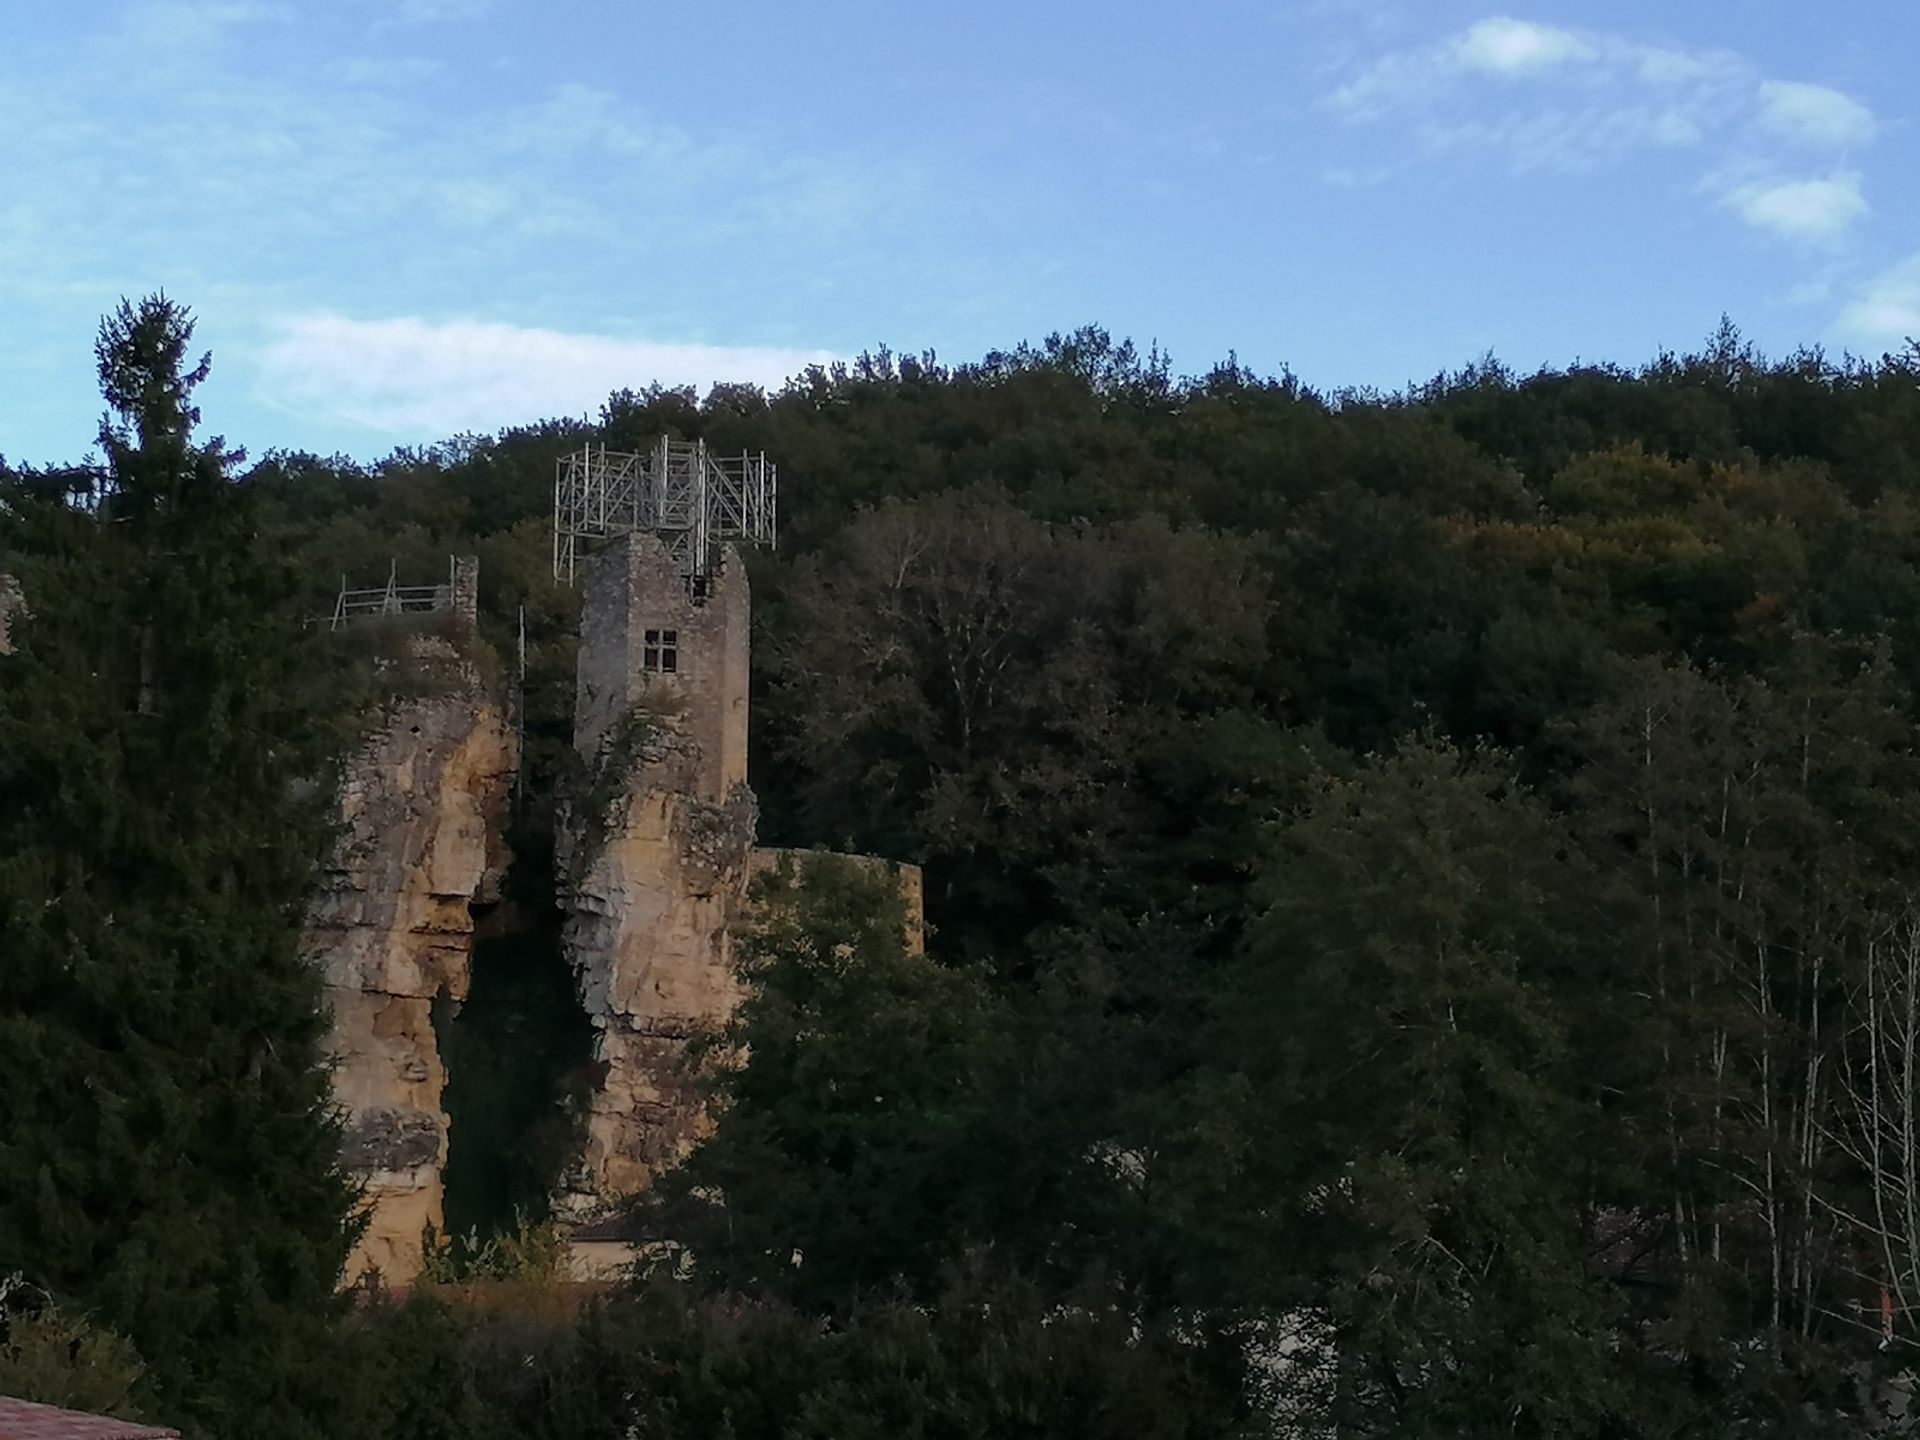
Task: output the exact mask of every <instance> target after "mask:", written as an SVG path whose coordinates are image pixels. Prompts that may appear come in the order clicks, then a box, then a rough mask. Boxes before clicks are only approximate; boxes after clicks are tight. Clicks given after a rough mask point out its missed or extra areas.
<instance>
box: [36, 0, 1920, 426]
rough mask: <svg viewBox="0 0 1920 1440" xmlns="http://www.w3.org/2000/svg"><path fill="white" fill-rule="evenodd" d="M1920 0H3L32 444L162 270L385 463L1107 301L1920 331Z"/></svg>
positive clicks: (234, 354)
mask: <svg viewBox="0 0 1920 1440" xmlns="http://www.w3.org/2000/svg"><path fill="white" fill-rule="evenodd" d="M1916 58H1920V5H1915V4H1912V3H1909V0H1871V3H1869V0H1827V3H1825V4H1823V5H1820V6H1810V5H1807V4H1805V3H1804V0H1797V3H1787V0H1694V3H1691V4H1687V5H1674V4H1671V3H1666V4H1653V3H1642V0H1618V3H1611V4H1597V3H1592V0H1586V3H1573V0H1541V3H1537V4H1520V3H1518V0H1507V3H1502V0H1488V3H1456V0H1418V3H1416V0H1265V3H1251V0H1186V3H1183V4H1153V5H1148V4H1138V3H1131V0H1103V3H1097V4H1096V3H1081V0H1022V3H1009V0H972V3H969V4H966V5H929V4H918V5H914V4H907V3H900V0H892V3H881V0H815V3H813V4H810V5H797V4H794V3H791V0H787V3H777V4H776V3H757V0H756V3H744V0H707V3H701V4H688V3H684V0H680V3H674V4H664V3H657V0H628V3H624V4H613V3H603V4H583V3H572V0H543V3H539V4H534V3H525V0H324V3H319V0H124V3H111V0H100V3H93V0H71V3H68V4H64V5H54V4H48V3H41V0H0V134H3V135H4V136H5V137H6V142H5V144H4V146H0V453H4V454H5V455H6V456H7V457H8V458H10V459H15V460H26V461H30V462H44V461H51V460H57V459H71V458H76V457H77V456H79V455H80V454H82V453H84V452H85V451H86V450H87V449H89V448H90V446H91V442H92V434H93V430H94V427H95V425H96V423H97V420H98V414H99V408H100V406H99V401H98V399H97V396H96V393H95V388H94V376H93V372H92V355H91V344H92V337H93V333H94V330H95V327H96V325H97V323H98V320H99V317H100V315H101V314H102V312H103V311H105V310H107V309H108V308H110V307H111V306H112V304H113V303H114V302H115V300H116V299H117V298H118V297H119V296H121V295H123V294H126V295H137V294H140V293H143V292H146V291H149V290H152V289H156V288H161V287H164V288H165V289H166V290H167V291H168V293H170V294H171V295H173V296H174V297H175V298H177V299H180V300H183V301H185V302H186V303H188V304H189V305H190V306H192V307H193V309H194V310H195V312H196V313H197V315H198V316H199V319H200V330H199V340H200V342H201V343H202V344H203V345H205V346H206V347H208V348H211V349H212V350H213V352H214V374H213V378H212V379H211V380H210V381H209V382H208V384H207V385H206V387H205V388H204V389H203V391H202V392H201V400H202V405H203V408H204V410H205V412H206V421H207V425H208V428H209V429H210V430H214V431H219V432H223V433H225V434H226V435H227V436H228V438H229V439H230V440H232V441H235V442H237V443H240V444H244V445H246V446H248V447H250V448H251V449H253V450H254V451H255V452H256V453H258V452H259V451H261V450H264V449H266V448H268V447H275V446H277V447H282V448H299V449H312V450H316V451H320V452H322V453H330V452H333V451H336V450H338V451H343V452H346V453H348V454H352V455H355V456H358V457H361V458H374V457H376V456H378V455H380V454H383V453H385V452H386V451H388V450H390V449H391V448H392V447H394V446H395V445H401V444H419V443H425V442H430V441H432V440H435V439H439V438H444V437H446V436H448V435H452V434H454V433H457V432H460V431H463V430H473V431H482V432H485V431H491V430H495V429H498V428H500V427H502V426H505V425H510V424H516V423H520V422H523V421H527V420H533V419H538V418H541V417H543V416H546V415H551V414H560V413H575V414H579V413H585V412H588V411H591V410H593V409H594V408H595V407H596V406H597V405H598V403H599V401H600V400H602V399H604V398H605V395H606V393H607V391H608V390H609V389H611V388H612V387H614V386H615V385H627V384H630V385H635V386H639V385H643V384H645V383H647V382H648V381H649V380H652V379H656V378H657V379H660V380H663V381H666V382H670V383H689V382H691V383H702V384H704V383H706V382H709V381H711V380H714V379H716V378H739V379H751V380H756V381H759V382H761V383H766V384H777V383H778V381H779V380H780V378H781V377H782V376H784V375H786V374H788V373H791V372H792V371H794V370H796V369H798V368H800V367H801V366H803V365H804V364H805V363H807V362H808V361H809V360H813V359H818V358H825V357H830V356H835V355H851V354H855V353H857V352H858V351H860V350H861V349H863V348H867V347H871V346H874V345H878V344H880V343H886V344H890V345H892V346H893V347H894V348H896V349H903V350H911V351H919V350H922V349H926V348H932V349H934V350H936V351H937V352H938V353H939V354H940V356H941V357H942V358H943V359H947V360H950V361H961V360H969V359H976V358H978V357H979V356H980V355H981V354H982V353H984V352H985V351H986V350H988V349H991V348H995V347H1004V346H1009V345H1012V344H1014V343H1015V342H1017V341H1019V340H1021V339H1023V338H1039V337H1041V336H1043V335H1044V334H1046V333H1047V332H1048V331H1050V330H1056V329H1066V328H1071V327H1074V326H1077V325H1080V324H1085V323H1097V324H1101V325H1105V326H1107V327H1108V328H1109V329H1111V330H1113V331H1114V332H1115V333H1116V334H1124V335H1131V336H1132V337H1134V338H1135V339H1136V340H1137V341H1138V342H1139V343H1140V344H1141V345H1142V347H1143V348H1144V347H1145V345H1146V344H1147V343H1148V342H1150V341H1156V340H1157V341H1158V342H1159V343H1160V344H1161V345H1162V347H1164V348H1165V349H1167V350H1168V351H1169V352H1170V353H1171V355H1172V358H1173V362H1174V367H1175V369H1176V370H1177V371H1180V372H1182V373H1191V372H1198V371H1204V370H1205V369H1206V368H1208V366H1210V365H1211V364H1212V363H1213V362H1214V361H1215V360H1217V359H1219V358H1221V357H1223V356H1224V355H1225V354H1226V353H1227V352H1228V351H1229V350H1233V351H1236V352H1237V353H1238V354H1239V356H1240V358H1241V359H1242V360H1243V361H1244V362H1246V363H1248V364H1250V365H1252V366H1253V367H1254V368H1255V369H1258V370H1262V371H1271V370H1275V369H1278V368H1279V367H1281V366H1282V365H1287V366H1291V367H1292V368H1293V369H1294V370H1295V371H1296V372H1297V373H1299V374H1300V375H1301V376H1302V378H1303V379H1305V380H1306V381H1308V382H1309V383H1311V384H1314V385H1316V386H1320V387H1322V388H1333V387H1337V386H1343V385H1378V386H1383V387H1393V386H1398V385H1400V384H1403V383H1405V382H1406V381H1408V380H1409V379H1417V378H1425V377H1427V376H1430V375H1431V374H1433V373H1434V372H1435V371H1437V370H1439V369H1441V368H1445V367H1453V366H1457V365H1459V364H1461V363H1463V362H1465V361H1468V360H1470V359H1473V358H1475V357H1476V356H1478V355H1481V354H1483V353H1485V352H1487V351H1489V350H1491V351H1493V352H1494V353H1496V354H1498V355H1499V356H1500V357H1501V358H1502V359H1504V360H1506V361H1507V362H1508V363H1509V364H1512V365H1515V366H1517V367H1521V368H1531V367H1533V366H1535V365H1538V364H1541V363H1543V362H1544V363H1555V364H1559V363H1565V362H1568V361H1571V360H1575V359H1588V360H1617V361H1622V362H1627V363H1633V362H1638V361H1641V360H1644V359H1647V358H1650V357H1651V356H1652V355H1653V354H1654V353H1655V352H1657V351H1658V350H1659V349H1660V348H1661V347H1670V348H1676V349H1680V348H1686V347H1689V346H1692V345H1695V344H1697V343H1698V342H1700V341H1701V340H1702V339H1704V337H1705V336H1706V335H1707V334H1708V332H1710V331H1711V330H1712V328H1713V327H1714V325H1715V324H1716V322H1717V320H1718V318H1719V316H1720V315H1721V313H1722V312H1726V313H1729V314H1731V315H1732V316H1733V318H1734V319H1735V321H1736V323H1738V324H1739V325H1740V326H1741V327H1742V328H1743V329H1744V330H1745V331H1746V332H1747V333H1748V335H1749V336H1750V337H1752V338H1753V339H1754V340H1756V341H1757V342H1758V343H1760V344H1761V345H1762V346H1763V347H1764V348H1766V349H1768V350H1770V351H1773V352H1776V353H1777V352H1781V351H1784V350H1787V349H1790V348H1792V347H1793V346H1795V345H1798V344H1802V343H1808V344H1822V345H1825V346H1827V347H1828V348H1829V349H1830V350H1833V351H1839V350H1842V349H1851V350H1853V351H1855V352H1858V353H1867V354H1875V355H1877V354H1879V353H1880V352H1881V351H1882V350H1885V349H1889V348H1893V349H1898V348H1899V347H1900V346H1901V344H1902V343H1903V341H1904V339H1905V337H1906V336H1909V335H1915V334H1920V193H1916V192H1917V190H1920V186H1916V178H1920V167H1916V164H1915V161H1914V155H1915V141H1916V138H1917V136H1916V131H1915V123H1914V122H1915V115H1914V113H1913V112H1914V108H1915V102H1914V101H1913V100H1912V98H1911V97H1912V94H1913V87H1912V80H1913V73H1914V62H1915V60H1916Z"/></svg>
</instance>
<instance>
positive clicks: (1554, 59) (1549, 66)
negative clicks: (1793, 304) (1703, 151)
mask: <svg viewBox="0 0 1920 1440" xmlns="http://www.w3.org/2000/svg"><path fill="white" fill-rule="evenodd" d="M1746 78H1747V77H1746V72H1745V70H1744V68H1743V66H1742V64H1741V62H1740V61H1739V60H1738V59H1737V57H1734V56H1731V55H1727V54H1725V53H1722V52H1718V51H1700V52H1690V51H1681V50H1674V49H1669V48H1663V47H1661V46H1656V45H1647V44H1642V43H1640V42H1637V41H1633V40H1628V39H1624V38H1622V37H1620V36H1616V35H1608V34H1604V33H1601V32H1598V31H1591V30H1574V29H1568V28H1564V27H1561V26H1555V25H1543V24H1539V23H1537V22H1534V21H1530V20H1518V19H1515V18H1513V17H1512V16H1507V15H1495V16H1490V17H1488V18H1486V19H1483V20H1480V21H1477V22H1476V23H1474V24H1473V25H1470V26H1468V27H1467V28H1466V29H1465V30H1463V31H1461V32H1459V33H1458V34H1456V35H1453V36H1450V37H1448V38H1447V39H1445V40H1442V41H1440V42H1438V43H1437V44H1433V45H1428V46H1424V47H1421V48H1417V49H1412V50H1403V51H1397V52H1394V53H1392V54H1388V55H1384V56H1380V57H1378V58H1376V59H1375V60H1373V61H1372V62H1370V63H1369V64H1367V65H1365V66H1363V67H1362V68H1361V69H1360V70H1359V71H1358V73H1356V74H1353V75H1352V76H1350V78H1348V79H1347V80H1346V82H1345V83H1343V84H1341V85H1340V86H1338V87H1337V88H1336V89H1334V90H1333V91H1332V92H1331V93H1330V94H1329V95H1328V96H1327V104H1328V105H1329V107H1330V108H1331V109H1332V110H1333V111H1334V112H1335V113H1336V114H1339V115H1341V116H1343V117H1344V118H1346V119H1348V120H1353V121H1368V120H1382V119H1386V118H1389V117H1392V116H1395V115H1399V116H1403V117H1406V118H1409V119H1411V120H1413V122H1414V133H1415V135H1416V138H1418V139H1419V140H1420V141H1421V142H1422V143H1423V144H1424V145H1425V146H1426V147H1427V148H1428V149H1431V150H1454V149H1461V148H1467V147H1478V148H1484V149H1488V150H1491V151H1493V152H1494V153H1497V154H1502V155H1504V156H1505V157H1506V158H1507V159H1508V160H1509V161H1510V162H1511V163H1513V164H1515V165H1516V166H1519V167H1521V168H1526V169H1534V168H1540V167H1543V166H1545V167H1557V168H1567V169H1579V168H1586V167H1589V166H1591V165H1594V164H1596V163H1599V162H1601V161H1603V160H1605V159H1607V158H1609V157H1617V156H1619V155H1621V154H1624V153H1626V152H1628V151H1631V150H1633V149H1636V148H1640V147H1644V146H1683V145H1693V144H1697V143H1699V141H1700V140H1701V139H1702V137H1703V136H1704V135H1705V133H1706V132H1707V131H1708V130H1709V129H1710V128H1711V127H1712V126H1713V125H1715V124H1716V123H1719V122H1720V119H1721V117H1722V116H1724V114H1725V113H1726V112H1727V110H1728V108H1729V105H1730V102H1731V98H1732V97H1733V96H1734V95H1735V94H1737V92H1738V89H1739V87H1740V84H1741V82H1742V80H1743V79H1746ZM1489 87H1493V88H1489Z"/></svg>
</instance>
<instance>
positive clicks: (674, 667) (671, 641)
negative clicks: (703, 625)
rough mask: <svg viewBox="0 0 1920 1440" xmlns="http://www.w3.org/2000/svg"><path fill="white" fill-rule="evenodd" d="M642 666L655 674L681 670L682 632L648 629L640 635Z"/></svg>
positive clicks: (672, 673)
mask: <svg viewBox="0 0 1920 1440" xmlns="http://www.w3.org/2000/svg"><path fill="white" fill-rule="evenodd" d="M640 641H641V643H640V668H641V669H642V670H647V671H650V672H652V673H653V674H655V675H676V674H678V673H679V671H680V632H679V631H678V630H648V631H646V632H645V633H644V634H643V635H642V636H641V637H640Z"/></svg>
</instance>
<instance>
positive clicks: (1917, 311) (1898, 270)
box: [1834, 254, 1920, 348]
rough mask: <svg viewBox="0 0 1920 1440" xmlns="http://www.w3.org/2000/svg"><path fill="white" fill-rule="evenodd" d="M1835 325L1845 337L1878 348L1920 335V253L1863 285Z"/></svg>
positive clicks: (1895, 344) (1849, 340) (1846, 339)
mask: <svg viewBox="0 0 1920 1440" xmlns="http://www.w3.org/2000/svg"><path fill="white" fill-rule="evenodd" d="M1834 328H1835V330H1836V332H1837V333H1838V336H1839V338H1840V339H1841V340H1843V341H1847V342H1850V343H1854V344H1865V345H1870V346H1873V347H1875V348H1882V347H1884V348H1892V347H1897V346H1899V345H1901V344H1902V343H1903V342H1905V341H1908V340H1913V339H1916V338H1920V254H1917V255H1911V256H1909V257H1908V258H1907V259H1905V260H1903V261H1901V262H1900V263H1899V264H1898V265H1895V266H1893V267H1892V268H1890V269H1887V270H1883V271H1882V272H1881V273H1880V274H1878V275H1876V276H1874V277H1873V278H1872V279H1871V280H1869V281H1868V282H1867V283H1866V284H1864V285H1862V286H1861V287H1860V289H1859V291H1858V292H1857V293H1856V294H1855V296H1854V298H1853V300H1852V301H1851V302H1850V303H1849V304H1848V305H1847V307H1846V308H1845V309H1844V310H1842V311H1841V312H1840V319H1839V321H1838V322H1837V323H1836V325H1835V327H1834Z"/></svg>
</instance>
